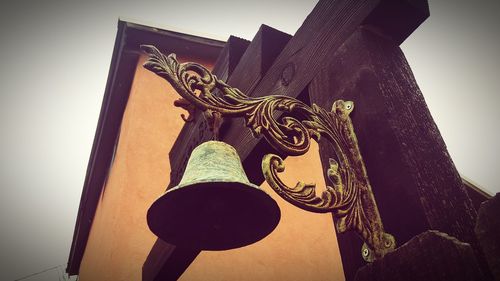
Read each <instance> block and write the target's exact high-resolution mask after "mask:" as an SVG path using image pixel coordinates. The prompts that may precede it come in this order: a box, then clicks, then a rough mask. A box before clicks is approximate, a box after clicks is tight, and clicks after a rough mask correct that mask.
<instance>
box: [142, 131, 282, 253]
mask: <svg viewBox="0 0 500 281" xmlns="http://www.w3.org/2000/svg"><path fill="white" fill-rule="evenodd" d="M279 220H280V210H279V208H278V205H277V204H276V201H274V199H272V198H271V197H270V196H269V195H268V194H267V193H265V192H264V191H262V190H261V189H260V188H259V187H258V186H256V185H254V184H252V183H250V182H249V181H248V178H247V176H246V174H245V171H244V170H243V167H242V165H241V160H240V158H239V156H238V154H237V153H236V150H235V149H234V148H233V147H232V146H230V145H228V144H226V143H223V142H219V141H208V142H205V143H202V144H201V145H199V146H198V147H196V148H195V149H194V150H193V152H192V153H191V157H190V158H189V161H188V163H187V166H186V171H185V172H184V175H183V177H182V180H181V182H180V183H179V185H178V186H176V187H174V188H172V189H170V190H168V191H167V192H165V193H164V194H163V195H162V196H161V197H160V198H158V199H157V200H156V201H155V202H154V203H153V204H152V205H151V207H150V208H149V210H148V215H147V221H148V225H149V228H150V229H151V231H152V232H153V233H154V234H156V235H157V236H158V237H159V238H161V239H162V240H164V241H165V242H167V243H170V244H173V245H177V246H183V247H188V248H194V249H201V250H227V249H232V248H238V247H243V246H246V245H249V244H252V243H255V242H257V241H259V240H261V239H262V238H264V237H265V236H267V235H268V234H269V233H271V232H272V231H273V230H274V228H275V227H276V226H277V225H278V222H279Z"/></svg>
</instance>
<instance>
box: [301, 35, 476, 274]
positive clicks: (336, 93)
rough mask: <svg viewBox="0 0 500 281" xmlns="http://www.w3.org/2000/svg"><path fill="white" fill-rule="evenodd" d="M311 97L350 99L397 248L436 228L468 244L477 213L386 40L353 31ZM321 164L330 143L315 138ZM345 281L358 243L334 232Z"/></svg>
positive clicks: (327, 101) (325, 101)
mask: <svg viewBox="0 0 500 281" xmlns="http://www.w3.org/2000/svg"><path fill="white" fill-rule="evenodd" d="M309 93H310V97H311V102H315V103H318V104H320V105H322V106H325V107H329V106H331V104H332V103H333V101H335V100H337V99H344V100H352V101H354V102H355V109H354V112H353V113H352V114H351V116H352V120H353V124H354V128H355V131H356V134H357V137H358V142H359V146H360V150H361V153H362V155H363V158H364V160H365V163H366V168H367V171H368V176H369V178H370V182H371V184H372V187H373V192H374V195H375V199H376V201H377V204H378V207H379V210H380V214H381V217H382V220H383V223H384V226H385V229H386V231H387V232H389V233H391V234H392V235H394V236H395V238H396V241H397V242H398V244H399V245H401V244H403V243H405V242H407V241H408V240H410V239H411V238H412V237H414V236H415V235H418V234H420V233H422V232H424V231H426V230H429V229H436V230H439V231H441V232H445V233H447V234H449V235H452V236H454V237H456V238H458V239H459V240H461V241H464V242H467V243H470V244H471V245H472V248H473V249H474V251H475V252H476V254H478V258H479V259H481V254H480V250H479V248H478V243H477V240H476V238H475V236H474V231H473V230H474V222H475V217H476V212H475V209H474V207H473V206H472V203H471V201H470V199H469V197H468V196H467V193H466V191H465V189H464V185H463V184H462V180H461V178H460V175H459V174H458V172H457V170H456V168H455V166H454V164H453V162H452V160H451V158H450V156H449V154H448V152H447V150H446V146H445V143H444V141H443V139H442V138H441V135H440V134H439V130H438V128H437V127H436V124H435V123H434V121H433V119H432V117H431V115H430V112H429V110H428V108H427V106H426V104H425V101H424V98H423V96H422V93H421V92H420V90H419V88H418V86H417V84H416V82H415V79H414V77H413V75H412V73H411V70H410V67H409V65H408V63H407V62H406V60H405V58H404V55H403V53H402V52H401V50H400V48H399V47H398V45H397V44H396V43H395V42H394V41H393V40H392V39H390V38H387V37H385V36H381V35H380V34H376V33H375V32H373V31H371V30H369V29H367V28H359V29H358V30H357V31H356V32H355V33H353V34H352V35H351V37H350V38H349V39H348V40H346V42H345V43H344V44H343V45H342V46H341V47H340V48H339V49H338V50H337V52H336V53H335V55H334V56H333V59H332V61H331V63H330V65H328V67H327V68H325V69H324V71H322V72H321V73H320V74H319V75H318V76H316V77H315V78H314V80H313V81H312V83H311V85H310V87H309ZM320 153H321V157H322V162H323V166H324V167H325V170H326V167H328V158H329V157H332V156H333V155H334V154H333V153H332V148H331V147H329V145H328V144H326V143H321V145H320ZM338 238H339V246H340V250H341V255H342V260H343V264H344V272H345V274H346V279H347V280H352V278H353V277H354V274H355V272H356V270H357V269H358V268H359V267H360V266H362V265H363V264H364V262H363V261H362V259H361V256H360V249H361V245H362V242H361V241H360V240H359V239H358V238H357V237H354V234H353V233H344V234H339V235H338Z"/></svg>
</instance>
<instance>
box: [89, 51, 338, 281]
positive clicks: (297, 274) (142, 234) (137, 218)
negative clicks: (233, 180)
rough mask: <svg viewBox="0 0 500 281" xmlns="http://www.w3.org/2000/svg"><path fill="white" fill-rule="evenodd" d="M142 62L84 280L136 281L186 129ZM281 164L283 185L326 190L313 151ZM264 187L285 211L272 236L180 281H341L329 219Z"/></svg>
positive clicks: (203, 264)
mask: <svg viewBox="0 0 500 281" xmlns="http://www.w3.org/2000/svg"><path fill="white" fill-rule="evenodd" d="M181 59H182V58H181ZM143 61H144V57H142V58H141V60H140V61H139V63H138V67H137V70H136V74H135V78H134V81H133V84H132V88H131V92H130V98H129V101H128V104H127V107H126V110H125V114H124V118H123V122H122V125H121V131H120V138H119V142H118V147H117V150H116V155H115V159H114V162H113V164H112V168H111V171H110V174H109V177H108V180H107V182H106V185H105V188H104V189H103V193H102V194H101V200H100V202H99V205H98V207H97V211H96V215H95V218H94V221H93V224H92V229H91V232H90V236H89V240H88V243H87V248H86V249H85V253H84V256H83V260H82V263H81V267H80V279H79V280H81V281H99V280H123V281H125V280H127V281H129V280H141V275H142V265H143V263H144V261H145V259H146V257H147V255H148V253H149V251H150V249H151V247H152V246H153V244H154V242H155V240H156V237H155V236H154V234H152V233H151V232H150V231H149V229H148V227H147V223H146V212H147V209H148V208H149V206H150V205H151V203H152V202H153V201H154V200H155V199H156V198H157V197H158V196H159V195H161V194H162V193H163V192H164V190H165V187H166V186H167V185H168V183H169V172H170V164H169V159H168V153H169V151H170V149H171V147H172V145H173V143H174V142H175V139H176V138H177V135H178V133H179V132H180V130H181V128H182V126H183V124H184V121H182V119H181V118H180V117H179V116H180V114H181V113H184V112H183V110H181V109H178V108H175V107H174V106H173V101H174V100H175V99H177V98H178V95H177V94H176V93H175V92H174V91H173V89H172V88H171V87H170V86H169V85H168V83H167V82H166V81H164V80H163V79H161V78H159V77H157V76H156V75H154V74H153V73H151V72H149V71H147V70H145V69H143V68H142V66H141V65H142V62H143ZM201 63H204V62H201ZM204 64H205V65H206V66H209V67H210V64H208V65H207V63H206V62H205V63H204ZM285 162H286V172H285V174H284V176H283V179H284V181H285V182H287V183H289V184H290V185H292V184H295V181H297V180H305V181H308V182H317V183H318V185H321V186H324V180H323V177H322V172H321V166H320V161H319V155H318V150H317V146H313V147H312V148H311V150H310V152H309V153H308V154H307V155H305V156H301V157H294V158H288V159H287V160H286V161H285ZM263 188H264V190H265V191H266V192H268V194H270V195H271V196H272V197H273V198H275V199H276V200H277V201H278V204H279V206H280V208H281V211H282V212H281V213H282V216H281V221H280V224H279V225H278V227H277V228H276V230H275V231H274V232H273V233H271V234H270V235H269V236H268V237H266V238H264V239H263V240H261V241H259V242H257V243H255V244H253V245H250V246H247V247H243V248H239V249H234V250H229V251H222V252H209V251H206V252H205V251H204V252H202V253H201V254H200V255H199V256H198V257H197V258H196V259H195V260H194V261H193V263H192V264H191V266H190V267H189V268H188V269H187V270H186V272H185V273H184V274H183V275H182V276H181V278H180V279H181V280H343V279H344V277H343V272H342V266H341V261H340V256H339V251H338V246H337V241H336V237H335V232H334V230H333V222H332V218H331V215H329V214H315V213H310V212H306V211H303V210H300V209H298V208H296V207H294V206H292V205H290V204H288V203H286V202H284V201H283V200H282V199H281V198H279V197H278V196H277V195H276V194H275V193H274V192H272V190H270V188H269V186H267V185H266V184H263Z"/></svg>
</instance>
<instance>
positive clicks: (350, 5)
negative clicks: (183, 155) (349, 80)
mask: <svg viewBox="0 0 500 281" xmlns="http://www.w3.org/2000/svg"><path fill="white" fill-rule="evenodd" d="M400 2H401V4H400V5H399V4H398V5H393V4H394V3H393V1H380V0H364V1H359V0H345V1H330V0H322V1H319V3H318V4H317V5H316V7H315V8H314V9H313V11H312V12H311V14H310V15H309V16H308V17H307V18H306V20H305V21H304V23H303V24H302V26H301V27H300V28H299V29H298V30H297V32H296V34H295V35H294V37H293V38H292V39H291V40H290V41H289V42H288V44H287V45H286V47H285V48H284V50H283V52H281V54H280V55H279V56H278V58H277V59H276V61H275V62H274V63H273V65H272V66H271V67H270V68H269V71H268V72H267V73H266V75H265V76H264V77H263V78H262V81H261V82H260V83H259V85H257V86H256V87H255V89H254V90H252V91H251V92H247V94H248V95H250V96H265V95H272V94H281V95H287V96H292V97H297V96H299V94H301V93H302V91H303V90H304V89H305V88H306V86H307V84H308V83H309V82H310V81H311V80H312V78H313V77H314V76H315V75H316V74H317V73H318V71H319V70H320V69H321V68H322V67H324V65H325V63H326V62H328V60H329V58H330V57H331V56H332V55H333V54H334V52H335V50H336V49H337V48H338V47H339V46H340V45H341V44H342V43H343V42H344V41H345V40H346V38H348V37H349V36H350V35H351V34H352V32H353V31H354V30H355V29H356V28H358V27H359V26H361V25H364V26H369V27H370V28H372V29H376V30H377V31H378V32H380V33H383V34H385V35H386V36H389V37H390V36H392V34H391V32H393V30H391V29H388V28H387V27H386V26H384V25H382V24H381V23H382V22H384V20H383V19H380V18H379V17H392V16H394V17H396V14H398V13H401V14H405V15H406V14H411V13H414V14H420V16H413V17H408V18H407V19H406V18H405V21H408V22H407V23H406V24H402V25H401V28H403V27H404V26H406V28H407V29H404V28H403V29H404V30H405V33H401V34H406V36H407V35H409V34H410V33H411V32H412V31H413V30H414V28H415V27H416V26H418V25H420V23H422V22H423V21H424V20H425V19H426V18H427V16H428V10H425V9H423V11H424V12H423V13H422V12H421V10H422V7H426V6H427V1H425V0H418V1H400ZM415 3H418V5H415ZM415 7H418V12H416V9H417V8H415ZM396 18H399V17H396ZM409 22H411V24H410V23H409ZM393 24H394V25H398V24H400V23H399V22H393ZM401 34H400V35H398V36H399V38H400V40H402V39H401V38H402V36H403V35H401ZM224 141H226V142H228V143H229V144H231V145H233V146H235V148H236V149H237V151H238V153H239V154H240V157H242V158H247V157H248V156H249V155H252V156H251V157H252V158H254V159H256V162H255V163H249V164H248V165H249V167H254V166H256V167H259V166H260V161H261V159H262V154H263V153H265V152H266V151H265V150H262V149H255V147H266V144H264V143H265V141H264V140H261V139H254V138H253V137H252V135H251V132H250V131H249V130H248V129H246V128H243V127H242V126H232V127H231V128H230V129H229V130H228V132H227V135H226V137H225V138H224Z"/></svg>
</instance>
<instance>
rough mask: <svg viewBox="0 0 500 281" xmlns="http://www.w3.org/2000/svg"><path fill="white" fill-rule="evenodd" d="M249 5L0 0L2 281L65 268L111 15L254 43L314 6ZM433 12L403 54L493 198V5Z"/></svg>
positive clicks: (464, 4) (104, 70)
mask: <svg viewBox="0 0 500 281" xmlns="http://www.w3.org/2000/svg"><path fill="white" fill-rule="evenodd" d="M240 2H241V3H240ZM250 2H251V1H223V2H221V1H218V2H217V1H215V2H213V3H210V4H208V5H207V6H204V5H203V3H208V2H206V1H142V2H139V1H133V2H132V1H130V2H129V1H110V0H108V1H76V0H65V1H63V0H58V1H50V0H48V1H12V3H9V4H6V3H2V4H0V42H1V43H0V46H1V48H0V70H1V75H0V128H1V132H2V135H1V136H2V137H1V138H0V155H1V156H2V158H1V169H0V226H1V227H0V279H1V280H13V279H15V278H20V277H22V276H25V275H28V274H30V273H34V272H37V271H41V270H43V269H46V268H50V267H53V266H56V265H60V264H64V265H65V264H66V262H67V258H68V254H69V248H70V244H71V239H72V234H73V227H74V223H75V218H76V213H77V210H78V205H79V201H80V195H81V190H82V186H83V182H84V177H85V172H86V167H87V161H88V158H89V155H90V151H91V147H92V141H93V138H94V133H95V129H96V124H97V119H98V116H99V110H100V106H101V101H102V97H103V93H104V87H105V83H106V79H107V74H108V68H109V64H110V60H111V54H112V50H113V44H114V38H115V34H116V26H117V20H118V17H124V18H125V19H133V20H137V21H139V22H143V23H147V24H151V25H154V26H159V27H167V28H168V27H169V26H171V27H174V28H176V29H181V30H184V31H186V32H188V33H189V32H194V33H197V34H205V35H207V36H209V37H214V38H218V39H223V40H225V39H227V37H228V36H229V35H231V34H232V35H236V36H239V37H243V38H246V39H249V40H251V39H252V38H253V36H254V34H255V33H256V32H257V30H258V28H259V26H260V24H263V23H265V24H267V25H270V26H272V27H275V28H277V29H279V30H282V31H285V32H288V33H290V34H293V33H294V32H295V31H296V29H297V28H298V27H299V26H300V24H301V23H302V22H303V20H304V19H305V17H306V15H307V14H308V13H309V12H310V11H311V10H312V8H313V6H314V5H315V3H316V1H306V0H304V1H285V0H280V1H263V0H260V1H252V2H251V3H250ZM430 5H431V18H430V19H428V20H427V21H426V22H425V23H424V24H423V25H422V26H421V27H420V28H419V29H418V30H417V31H416V32H415V33H414V34H413V35H412V36H411V37H410V38H409V39H408V40H407V41H406V42H405V43H404V44H403V45H402V48H403V50H404V52H405V54H406V56H407V59H408V61H409V63H410V65H411V66H412V69H413V71H414V74H415V76H416V79H417V81H418V83H419V85H420V88H421V90H422V92H423V93H424V96H425V98H426V101H427V103H428V106H429V108H430V110H431V113H432V115H433V116H434V118H435V121H436V123H437V124H438V127H439V129H440V131H441V134H442V135H443V138H444V140H445V142H446V143H447V145H448V149H449V151H450V154H451V156H452V158H453V159H454V162H455V164H456V166H457V168H458V170H459V172H460V173H461V174H462V175H464V176H465V177H467V178H469V179H471V180H472V181H473V182H475V183H477V184H479V185H480V186H482V187H483V188H484V189H485V190H487V191H489V192H490V193H495V192H499V191H500V186H499V184H498V183H499V182H500V173H499V171H498V167H500V149H499V145H498V144H499V143H500V133H499V130H498V127H499V126H498V122H499V121H500V111H499V110H498V109H497V108H498V106H499V105H500V102H499V101H500V99H499V97H498V95H499V94H500V93H499V89H500V77H499V73H500V71H499V70H500V69H499V68H500V55H499V54H498V53H499V50H500V35H499V32H498V27H499V26H500V25H499V24H500V17H498V15H497V14H498V11H499V10H500V9H499V8H500V5H499V4H498V1H494V0H488V1H486V0H482V1H462V0H461V1H444V0H441V1H438V0H435V1H432V2H431V3H430ZM47 276H49V277H47ZM56 276H57V274H56V273H53V274H52V275H50V274H42V275H39V276H36V278H29V279H26V280H53V279H55V278H57V277H56Z"/></svg>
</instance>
